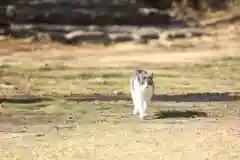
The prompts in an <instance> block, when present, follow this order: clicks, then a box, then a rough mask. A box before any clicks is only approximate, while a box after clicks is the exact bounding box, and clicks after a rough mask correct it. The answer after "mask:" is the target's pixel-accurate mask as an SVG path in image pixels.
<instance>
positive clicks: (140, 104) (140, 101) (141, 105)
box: [138, 98, 145, 119]
mask: <svg viewBox="0 0 240 160" xmlns="http://www.w3.org/2000/svg"><path fill="white" fill-rule="evenodd" d="M138 107H139V108H138V110H139V116H140V119H144V117H145V111H144V101H143V99H142V98H140V99H139V101H138Z"/></svg>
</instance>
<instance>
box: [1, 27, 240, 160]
mask: <svg viewBox="0 0 240 160" xmlns="http://www.w3.org/2000/svg"><path fill="white" fill-rule="evenodd" d="M215 32H217V33H218V36H216V37H201V38H192V39H188V40H187V39H185V40H176V41H164V42H157V43H156V42H150V43H149V44H148V45H136V44H130V43H126V44H119V45H114V46H110V47H103V46H93V45H92V46H91V45H88V46H81V47H80V46H64V45H61V44H56V43H48V42H32V41H31V39H24V40H17V39H6V38H5V37H2V38H1V41H0V48H1V49H0V54H1V56H0V62H1V65H0V70H1V77H2V78H1V81H0V83H1V86H0V88H1V95H0V101H1V108H0V121H1V122H0V141H1V144H0V155H1V156H2V158H3V159H59V160H61V159H176V160H177V159H184V160H188V159H189V160H191V159H193V158H196V159H199V160H203V159H204V160H206V159H227V160H234V159H236V160H238V159H239V158H240V119H239V117H240V106H239V105H240V94H239V90H240V84H239V82H240V74H239V73H240V70H239V69H240V54H239V52H238V50H239V49H240V43H239V42H240V41H239V33H240V32H239V25H238V24H233V25H227V26H224V27H222V28H221V27H220V28H217V29H215ZM29 44H31V45H29ZM138 67H141V68H143V69H147V70H151V71H153V72H154V74H155V79H156V80H155V82H156V93H155V97H154V98H153V103H152V104H151V106H150V108H149V118H147V119H146V120H143V121H141V120H139V119H138V117H136V116H133V115H131V113H132V103H131V101H130V99H129V90H128V87H129V86H128V85H129V84H128V81H129V76H130V74H131V72H132V70H133V69H134V68H138ZM33 95H35V97H34V98H33V97H32V96H33Z"/></svg>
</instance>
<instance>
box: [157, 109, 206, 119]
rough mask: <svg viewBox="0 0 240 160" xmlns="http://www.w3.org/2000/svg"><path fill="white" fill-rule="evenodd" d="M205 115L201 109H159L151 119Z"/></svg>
mask: <svg viewBox="0 0 240 160" xmlns="http://www.w3.org/2000/svg"><path fill="white" fill-rule="evenodd" d="M196 117H207V113H206V112H201V111H175V110H174V111H159V112H156V113H155V114H154V115H153V119H164V118H196Z"/></svg>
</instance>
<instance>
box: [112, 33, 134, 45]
mask: <svg viewBox="0 0 240 160" xmlns="http://www.w3.org/2000/svg"><path fill="white" fill-rule="evenodd" d="M108 37H109V39H110V40H111V41H112V42H113V43H119V42H127V41H134V36H132V34H126V33H119V34H118V33H110V34H108Z"/></svg>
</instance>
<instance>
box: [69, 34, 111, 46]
mask: <svg viewBox="0 0 240 160" xmlns="http://www.w3.org/2000/svg"><path fill="white" fill-rule="evenodd" d="M64 38H65V39H66V41H67V42H68V43H71V44H72V43H74V44H75V43H83V42H93V43H97V42H103V41H104V40H105V39H106V35H105V34H104V33H103V32H97V31H92V32H84V31H73V32H70V33H67V34H65V35H64Z"/></svg>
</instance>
